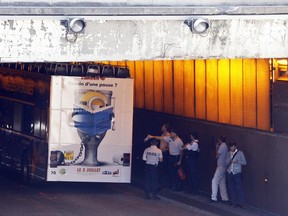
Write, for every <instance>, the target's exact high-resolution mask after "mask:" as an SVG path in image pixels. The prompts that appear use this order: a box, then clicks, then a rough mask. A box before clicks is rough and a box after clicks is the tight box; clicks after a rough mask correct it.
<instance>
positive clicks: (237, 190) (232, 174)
mask: <svg viewBox="0 0 288 216" xmlns="http://www.w3.org/2000/svg"><path fill="white" fill-rule="evenodd" d="M229 150H230V151H229V153H228V155H227V159H226V164H227V166H228V169H227V172H228V174H227V180H228V188H229V192H230V196H231V197H230V198H231V202H232V206H233V207H236V206H239V207H241V208H244V193H243V187H242V177H241V172H242V166H243V165H246V164H247V162H246V158H245V156H244V153H243V152H242V151H240V150H238V149H237V144H236V142H231V143H229Z"/></svg>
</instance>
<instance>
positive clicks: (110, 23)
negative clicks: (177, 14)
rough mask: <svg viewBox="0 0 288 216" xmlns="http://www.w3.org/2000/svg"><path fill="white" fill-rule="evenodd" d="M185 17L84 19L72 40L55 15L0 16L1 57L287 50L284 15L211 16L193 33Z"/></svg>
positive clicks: (239, 54)
mask: <svg viewBox="0 0 288 216" xmlns="http://www.w3.org/2000/svg"><path fill="white" fill-rule="evenodd" d="M183 20H184V19H183ZM183 20H181V19H179V20H171V19H167V20H165V19H156V18H155V19H154V20H153V19H151V20H129V19H127V20H123V19H122V20H115V19H114V20H109V19H107V20H101V21H100V20H93V19H91V20H85V21H86V23H87V26H86V29H85V32H84V33H83V34H79V35H78V36H77V40H76V41H75V42H74V43H72V42H69V41H67V39H66V29H65V27H64V26H61V25H60V22H59V20H53V19H47V20H45V19H42V20H40V19H34V20H29V19H25V20H19V19H17V20H2V21H1V20H0V39H1V40H0V42H1V43H0V49H1V54H0V55H1V56H0V58H1V61H4V62H5V61H8V62H11V61H16V62H17V61H22V62H31V61H33V62H34V61H36V62H37V61H39V62H42V61H63V62H64V61H107V60H111V61H113V60H119V61H120V60H147V59H195V58H204V59H209V58H254V57H256V56H257V57H259V58H280V57H287V55H288V53H287V50H288V44H287V41H288V29H287V20H288V16H287V18H286V17H284V18H281V19H280V18H279V19H216V18H215V17H214V19H211V20H210V22H211V25H210V29H209V31H208V33H207V34H205V35H198V34H192V33H191V31H190V29H189V28H188V26H187V25H185V24H183ZM71 36H72V37H73V35H70V36H69V37H71Z"/></svg>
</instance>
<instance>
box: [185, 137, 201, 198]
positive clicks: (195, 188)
mask: <svg viewBox="0 0 288 216" xmlns="http://www.w3.org/2000/svg"><path fill="white" fill-rule="evenodd" d="M190 138H191V141H190V142H189V143H187V144H186V145H185V146H184V151H183V152H184V159H185V162H186V165H187V170H188V173H189V177H190V178H189V180H190V184H191V185H189V186H190V187H189V189H188V192H190V193H192V194H198V193H199V176H198V175H199V173H198V170H199V167H198V166H199V162H198V158H199V151H200V148H199V143H198V142H199V141H198V135H197V134H196V133H194V134H193V133H190Z"/></svg>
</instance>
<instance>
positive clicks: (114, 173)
mask: <svg viewBox="0 0 288 216" xmlns="http://www.w3.org/2000/svg"><path fill="white" fill-rule="evenodd" d="M112 176H115V177H116V176H119V169H117V170H116V171H114V172H113V175H112Z"/></svg>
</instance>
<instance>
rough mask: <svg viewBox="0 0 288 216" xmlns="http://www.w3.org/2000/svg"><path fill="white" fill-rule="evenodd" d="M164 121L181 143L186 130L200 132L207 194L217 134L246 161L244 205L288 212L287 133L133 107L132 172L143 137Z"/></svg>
mask: <svg viewBox="0 0 288 216" xmlns="http://www.w3.org/2000/svg"><path fill="white" fill-rule="evenodd" d="M163 123H170V124H172V125H173V126H174V128H176V129H177V130H178V133H179V136H180V137H181V138H182V139H183V141H184V142H187V141H188V139H189V136H188V135H189V132H191V131H192V132H198V133H199V137H200V138H199V140H200V148H201V154H200V166H201V173H200V179H201V181H200V182H201V190H202V191H204V192H207V195H208V194H210V193H211V179H212V177H213V174H214V171H215V167H216V160H215V143H216V141H217V138H218V137H219V136H220V135H225V136H226V137H227V139H228V141H229V140H230V141H231V140H235V141H236V142H237V143H238V144H239V148H240V149H241V150H243V151H244V153H245V156H246V159H247V162H248V165H247V166H245V167H244V168H243V173H244V182H243V184H244V188H245V197H246V201H247V204H248V205H250V206H253V207H256V208H260V209H263V210H266V211H269V212H273V213H276V214H280V215H287V212H288V206H287V202H286V201H287V199H288V188H287V187H286V185H287V181H288V172H287V166H286V160H287V155H288V146H287V142H288V135H281V134H276V133H269V132H264V131H260V130H253V129H244V128H241V127H234V126H229V125H224V124H214V123H211V122H206V121H196V120H193V119H188V118H182V117H176V116H173V115H167V114H166V115H165V114H161V113H156V112H149V111H145V110H139V109H136V110H135V113H134V138H133V145H134V146H133V148H134V149H133V158H134V164H133V165H134V174H138V175H141V174H142V173H141V171H140V168H141V165H143V163H142V161H141V155H142V153H143V150H144V148H145V144H144V143H143V138H145V136H146V134H147V133H151V134H153V135H157V134H160V133H161V132H160V127H161V125H162V124H163ZM135 167H137V169H135Z"/></svg>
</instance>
